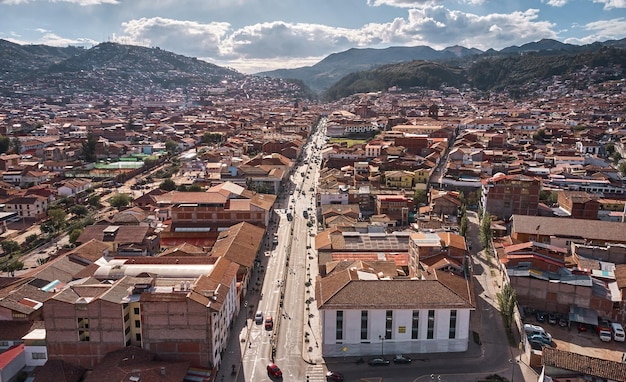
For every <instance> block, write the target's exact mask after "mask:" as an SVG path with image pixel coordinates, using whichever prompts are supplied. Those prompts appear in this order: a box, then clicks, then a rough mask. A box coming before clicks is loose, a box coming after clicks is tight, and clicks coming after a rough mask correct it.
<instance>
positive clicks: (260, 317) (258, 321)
mask: <svg viewBox="0 0 626 382" xmlns="http://www.w3.org/2000/svg"><path fill="white" fill-rule="evenodd" d="M254 323H256V324H259V325H260V324H262V323H263V312H262V311H260V310H257V311H256V314H255V315H254Z"/></svg>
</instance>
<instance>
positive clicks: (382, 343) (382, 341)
mask: <svg viewBox="0 0 626 382" xmlns="http://www.w3.org/2000/svg"><path fill="white" fill-rule="evenodd" d="M378 339H379V340H380V356H381V357H382V358H385V336H381V335H379V336H378Z"/></svg>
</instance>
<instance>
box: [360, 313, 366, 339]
mask: <svg viewBox="0 0 626 382" xmlns="http://www.w3.org/2000/svg"><path fill="white" fill-rule="evenodd" d="M361 339H362V340H366V339H367V310H362V311H361Z"/></svg>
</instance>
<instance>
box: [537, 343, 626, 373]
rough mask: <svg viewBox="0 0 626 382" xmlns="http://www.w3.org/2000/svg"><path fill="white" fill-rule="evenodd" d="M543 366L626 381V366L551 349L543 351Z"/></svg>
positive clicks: (547, 348) (546, 348)
mask: <svg viewBox="0 0 626 382" xmlns="http://www.w3.org/2000/svg"><path fill="white" fill-rule="evenodd" d="M543 364H544V366H551V367H554V368H558V369H564V370H569V371H574V372H578V373H581V374H586V375H590V376H594V377H597V378H602V379H605V380H613V381H626V364H625V363H621V362H616V361H610V360H606V359H601V358H594V357H590V356H587V355H582V354H576V353H570V352H566V351H563V350H558V349H554V348H550V347H545V348H544V349H543Z"/></svg>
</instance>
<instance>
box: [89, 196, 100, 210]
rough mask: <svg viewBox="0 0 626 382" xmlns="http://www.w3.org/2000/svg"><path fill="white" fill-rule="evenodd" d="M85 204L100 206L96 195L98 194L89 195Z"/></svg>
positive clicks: (98, 197)
mask: <svg viewBox="0 0 626 382" xmlns="http://www.w3.org/2000/svg"><path fill="white" fill-rule="evenodd" d="M87 204H89V205H90V206H92V207H99V206H100V195H98V194H93V195H91V196H90V197H89V198H87Z"/></svg>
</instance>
